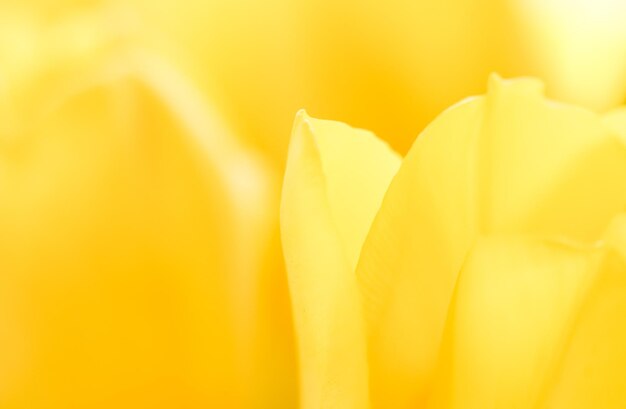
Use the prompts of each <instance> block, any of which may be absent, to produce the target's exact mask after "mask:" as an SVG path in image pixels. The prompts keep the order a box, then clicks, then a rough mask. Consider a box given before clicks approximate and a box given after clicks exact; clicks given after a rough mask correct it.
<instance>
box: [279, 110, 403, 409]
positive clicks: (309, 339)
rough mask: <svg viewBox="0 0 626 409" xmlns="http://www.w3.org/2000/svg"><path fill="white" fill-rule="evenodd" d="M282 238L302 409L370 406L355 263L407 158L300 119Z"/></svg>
mask: <svg viewBox="0 0 626 409" xmlns="http://www.w3.org/2000/svg"><path fill="white" fill-rule="evenodd" d="M292 138H293V139H292V142H291V147H290V152H289V159H288V163H287V170H286V172H285V180H284V185H283V197H282V206H281V231H282V241H283V248H284V252H285V260H286V263H287V270H288V274H289V285H290V289H291V296H292V303H293V308H294V315H295V317H294V319H295V323H296V332H297V337H298V343H299V349H300V372H301V401H302V407H304V408H320V407H321V408H339V407H341V408H366V407H368V406H369V403H368V401H369V397H368V386H367V378H368V368H367V362H366V339H365V333H364V330H363V322H362V319H363V317H362V312H361V309H360V307H361V306H360V302H359V294H358V288H357V285H356V277H355V275H354V265H355V263H356V260H357V258H358V256H359V252H360V247H361V244H362V242H363V240H364V238H365V235H366V234H367V231H368V228H369V225H370V223H371V220H372V218H373V217H374V215H375V213H376V211H377V210H378V207H379V205H380V201H381V199H382V196H383V194H384V192H385V191H386V189H387V185H388V183H389V181H390V179H391V178H392V176H393V175H394V173H395V171H396V170H397V168H398V166H399V163H400V158H399V157H398V156H397V155H396V154H395V153H393V152H392V151H391V150H390V149H389V148H388V147H387V146H386V145H385V144H384V143H382V142H381V141H379V140H378V139H376V137H375V136H374V135H372V134H370V133H368V132H365V131H360V130H356V129H352V128H350V127H348V126H346V125H344V124H341V123H336V122H330V121H320V120H315V119H312V118H309V117H308V116H307V115H306V114H305V113H304V112H301V113H299V114H298V117H297V118H296V122H295V125H294V131H293V137H292Z"/></svg>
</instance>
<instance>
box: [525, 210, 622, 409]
mask: <svg viewBox="0 0 626 409" xmlns="http://www.w3.org/2000/svg"><path fill="white" fill-rule="evenodd" d="M607 241H608V243H609V244H610V246H611V247H613V248H614V249H615V250H614V251H612V252H611V253H609V255H608V256H607V257H606V259H605V260H604V262H603V264H602V266H601V269H600V271H599V272H598V277H597V278H596V280H595V282H594V283H593V287H592V288H591V290H590V291H589V294H588V296H587V300H586V301H585V303H584V305H583V307H582V309H581V311H580V312H579V313H578V315H577V319H576V322H575V324H574V326H573V328H572V331H571V332H570V334H569V342H568V344H567V345H566V348H564V353H563V356H562V358H561V364H560V370H559V371H558V372H556V373H555V376H554V377H553V379H552V382H550V383H548V384H547V385H546V388H545V389H546V393H545V395H544V399H543V401H542V402H541V404H540V405H537V406H536V407H538V408H542V409H543V408H546V409H547V408H562V407H563V408H572V409H582V408H590V407H602V408H621V407H624V405H626V378H625V377H624V368H625V367H626V351H625V349H624V345H625V344H626V327H625V326H624V325H623V321H624V317H625V316H626V263H625V260H626V259H625V258H624V256H625V255H626V218H625V217H624V215H621V216H619V217H617V218H616V219H615V220H614V222H613V223H612V225H611V227H610V228H609V231H608V234H607Z"/></svg>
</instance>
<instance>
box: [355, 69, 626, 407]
mask: <svg viewBox="0 0 626 409" xmlns="http://www.w3.org/2000/svg"><path fill="white" fill-rule="evenodd" d="M625 177H626V152H625V150H624V148H623V146H622V144H621V143H620V142H619V140H618V139H617V138H616V137H615V136H614V135H613V133H612V132H610V131H609V130H607V129H606V128H605V127H604V126H603V123H602V121H601V119H600V118H599V117H597V116H595V115H594V114H592V113H591V112H588V111H585V110H583V109H580V108H576V107H571V106H567V105H562V104H557V103H554V102H551V101H547V100H545V99H544V98H543V96H542V93H541V84H540V83H538V82H537V81H534V80H530V79H522V80H515V81H502V80H500V79H499V78H497V77H492V79H491V80H490V84H489V92H488V94H487V96H486V97H478V98H473V99H470V100H466V101H464V102H462V103H460V104H458V105H456V106H454V107H452V108H450V109H449V110H447V111H446V112H444V113H443V114H442V115H440V116H439V117H438V118H437V119H436V120H435V121H434V122H433V123H432V124H431V125H430V126H429V127H428V128H427V129H426V130H425V131H424V133H423V134H422V135H421V136H420V137H419V138H418V139H417V141H416V142H415V144H414V146H413V148H412V149H411V151H410V152H409V154H408V155H407V157H406V158H405V160H404V162H403V164H402V167H401V169H400V171H399V172H398V174H397V175H396V176H395V178H394V180H393V181H392V183H391V185H390V188H389V191H388V193H387V195H386V197H385V199H384V201H383V205H382V207H381V210H380V211H379V213H378V215H377V217H376V218H375V220H374V223H373V226H372V229H371V231H370V233H369V236H368V238H367V239H366V241H365V244H364V246H363V250H362V254H361V259H360V261H359V265H358V268H357V275H358V277H359V282H360V284H361V287H362V292H363V294H364V302H365V305H366V308H365V312H366V317H367V323H368V328H369V336H370V362H371V368H370V370H371V373H372V374H371V378H372V394H373V399H374V401H375V403H377V404H379V405H383V406H385V407H407V406H409V405H415V404H416V402H419V401H420V400H421V399H422V398H424V397H425V396H426V393H427V389H428V383H429V379H430V378H431V376H432V371H433V369H434V367H435V364H436V360H437V351H438V348H439V344H440V340H441V333H442V330H443V325H444V322H445V316H446V311H447V308H448V305H449V303H450V299H451V295H452V289H453V286H454V283H455V281H456V276H457V273H458V271H459V269H460V267H461V264H462V261H463V259H464V257H465V255H466V253H467V251H468V249H469V247H470V246H471V244H472V243H473V240H474V239H475V237H476V236H477V235H478V234H479V233H497V232H500V233H529V234H541V235H546V236H556V237H569V238H573V239H577V240H581V241H586V242H593V241H595V240H597V239H598V238H599V237H600V235H601V234H602V231H603V229H604V228H605V227H606V225H607V224H608V222H609V220H610V218H611V216H612V215H613V214H614V213H615V212H617V211H619V210H621V209H622V207H623V205H624V203H626V186H625V185H624V184H623V183H622V182H621V181H622V180H623V179H624V178H625ZM564 204H567V205H564ZM390 402H394V403H390Z"/></svg>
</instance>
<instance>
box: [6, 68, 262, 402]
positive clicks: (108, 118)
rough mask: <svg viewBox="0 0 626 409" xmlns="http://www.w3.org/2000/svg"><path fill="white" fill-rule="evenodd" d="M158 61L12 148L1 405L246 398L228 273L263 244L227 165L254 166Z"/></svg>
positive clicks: (107, 81) (117, 74) (49, 119)
mask: <svg viewBox="0 0 626 409" xmlns="http://www.w3.org/2000/svg"><path fill="white" fill-rule="evenodd" d="M138 64H139V63H138ZM157 66H158V62H156V61H147V62H145V66H144V65H141V64H140V66H138V67H136V68H135V67H134V65H133V67H132V68H131V67H128V66H127V65H124V66H122V67H117V68H116V69H115V70H112V71H106V70H105V71H106V72H105V74H104V76H99V75H98V76H96V77H95V78H93V82H90V83H89V84H88V85H86V88H81V89H79V90H77V91H76V93H75V94H72V95H70V96H68V98H67V99H65V100H63V101H60V104H59V105H58V106H56V107H53V109H51V110H50V111H49V113H48V114H47V115H46V116H45V117H43V118H42V120H41V122H37V123H34V124H30V125H31V126H29V127H28V129H29V131H25V132H23V133H21V134H19V135H16V137H15V138H13V139H12V140H10V141H3V142H4V143H3V144H2V145H1V147H0V196H1V197H2V199H1V200H0V229H1V230H2V232H3V234H2V235H1V238H0V271H2V275H1V276H0V281H1V285H0V288H1V290H0V291H1V292H2V296H1V297H0V298H1V301H0V303H1V307H0V310H1V311H2V312H1V313H0V333H1V334H6V336H5V335H3V336H2V337H1V338H0V343H1V348H0V351H1V352H0V354H2V357H1V359H2V360H3V361H4V362H5V364H3V365H2V369H0V406H2V407H6V408H11V409H22V408H24V409H25V408H48V407H90V408H111V407H116V408H138V407H154V408H160V407H163V408H166V407H181V406H182V407H189V408H200V407H213V406H216V405H217V406H219V407H228V406H235V407H237V406H238V405H239V403H238V402H239V399H240V394H241V390H240V387H241V386H240V385H239V384H238V383H239V381H238V380H237V372H238V371H239V369H238V367H237V361H236V360H235V352H236V351H235V348H237V347H238V345H237V343H236V342H235V337H236V328H234V325H235V323H236V321H235V319H236V317H237V315H236V313H235V306H234V305H232V304H231V303H232V302H233V297H234V292H235V291H236V290H235V289H234V288H233V286H232V285H231V283H230V282H229V280H230V279H231V276H233V275H237V274H238V270H237V269H238V266H237V265H236V264H234V263H233V261H234V260H236V259H237V258H238V257H244V258H245V257H247V256H248V255H249V254H252V253H248V250H247V249H246V248H247V244H246V245H242V246H241V247H240V246H239V244H238V240H239V239H240V238H241V236H239V233H238V232H237V230H236V227H237V224H236V221H237V220H238V217H240V216H239V215H238V213H237V210H236V206H235V203H236V201H237V200H240V199H241V196H236V195H235V194H234V193H233V191H232V190H231V188H230V187H229V186H228V185H229V184H230V183H231V180H228V179H226V178H225V176H224V174H225V173H229V174H231V175H235V174H237V175H238V176H240V177H242V178H243V179H245V176H243V175H242V171H241V169H239V170H238V168H239V167H240V166H242V167H245V166H244V165H243V164H244V163H248V162H246V161H245V160H243V156H245V155H243V154H240V153H233V151H232V150H231V149H230V148H227V147H226V146H227V143H221V142H220V136H219V135H218V134H219V133H220V132H221V129H219V128H214V127H212V124H211V121H208V123H207V122H205V121H204V120H203V119H202V116H203V115H206V114H207V111H204V110H202V109H200V110H198V109H197V107H195V106H194V104H190V103H189V102H188V100H187V99H184V98H183V99H179V98H172V91H173V90H175V89H176V82H171V81H170V78H169V77H168V76H167V75H164V74H163V73H162V72H160V71H159V70H157V69H156V67H157ZM146 67H147V68H146ZM153 70H156V71H153ZM83 85H84V84H83ZM177 95H178V96H179V97H180V96H181V94H177ZM181 101H182V102H181ZM198 115H200V116H198ZM235 157H237V158H238V160H236V161H233V162H229V160H230V159H232V158H235ZM217 158H219V159H217ZM226 163H230V165H228V166H226ZM248 166H251V167H255V166H257V165H254V164H252V163H248ZM254 174H255V175H257V176H255V177H258V178H259V180H260V179H262V178H263V176H262V168H258V172H254ZM255 184H256V182H255ZM258 186H259V188H260V189H264V188H263V187H262V186H263V185H262V184H259V185H258ZM256 198H257V199H259V200H261V201H262V200H263V199H262V195H260V194H259V195H257V196H256ZM207 385H210V386H209V387H207Z"/></svg>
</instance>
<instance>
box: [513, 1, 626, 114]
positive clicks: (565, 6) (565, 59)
mask: <svg viewBox="0 0 626 409" xmlns="http://www.w3.org/2000/svg"><path fill="white" fill-rule="evenodd" d="M510 3H511V5H513V6H514V10H515V12H516V14H517V15H518V21H519V22H520V27H521V32H522V33H523V36H524V45H523V47H524V50H526V51H527V52H528V54H527V58H528V59H529V65H530V67H529V68H530V71H529V72H528V73H531V74H533V75H537V76H540V77H541V78H542V79H543V80H544V81H546V83H547V84H548V91H549V95H550V96H552V97H554V98H558V99H560V100H563V101H567V102H570V103H576V104H581V105H583V106H586V107H588V108H592V109H595V110H598V111H606V110H607V109H611V108H614V107H616V106H618V105H621V104H623V103H624V102H626V74H624V73H625V72H626V24H624V21H626V2H624V1H622V0H511V1H510Z"/></svg>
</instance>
